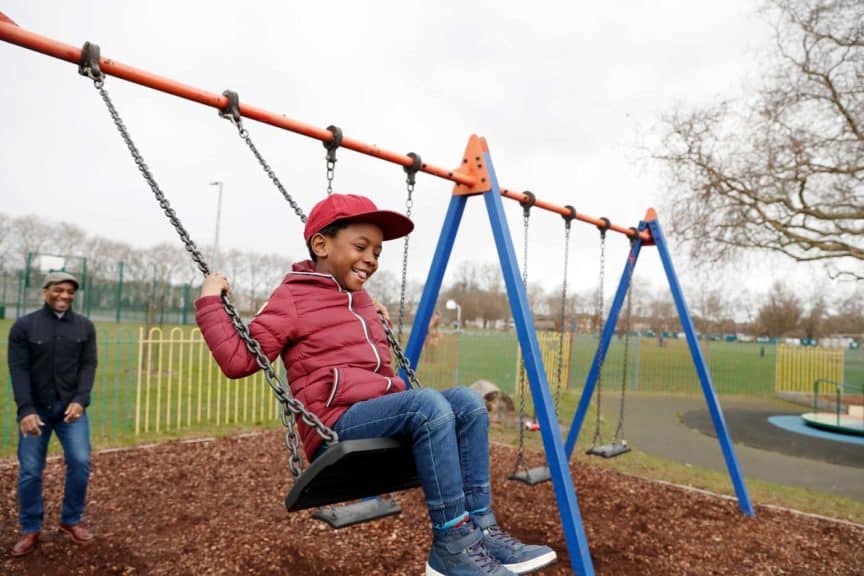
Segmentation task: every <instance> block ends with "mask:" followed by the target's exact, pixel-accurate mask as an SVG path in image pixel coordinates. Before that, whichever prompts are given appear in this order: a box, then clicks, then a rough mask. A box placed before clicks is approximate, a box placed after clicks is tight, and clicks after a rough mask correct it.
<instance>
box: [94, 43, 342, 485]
mask: <svg viewBox="0 0 864 576" xmlns="http://www.w3.org/2000/svg"><path fill="white" fill-rule="evenodd" d="M81 60H82V62H81V66H80V67H79V72H80V73H81V74H82V75H84V76H87V77H89V78H91V79H92V80H93V84H94V86H95V87H96V89H97V90H98V91H99V95H100V96H101V97H102V100H103V101H104V102H105V106H106V107H107V108H108V112H109V114H110V115H111V118H112V120H113V121H114V125H115V126H116V127H117V130H118V131H119V132H120V136H121V137H122V138H123V141H124V142H125V144H126V147H127V148H128V149H129V152H130V153H131V154H132V158H133V160H134V161H135V164H136V165H137V166H138V170H139V171H140V172H141V174H142V176H143V177H144V180H145V181H146V182H147V184H148V186H149V187H150V189H151V190H152V192H153V195H154V196H155V197H156V200H157V201H158V203H159V206H160V207H161V208H162V210H163V212H164V213H165V215H166V216H167V217H168V219H169V220H170V222H171V225H172V226H173V227H174V229H175V230H176V231H177V234H178V235H179V236H180V239H181V241H182V242H183V244H184V246H185V248H186V251H187V252H188V253H189V254H190V255H191V257H192V260H193V262H194V263H195V264H196V265H197V266H198V269H199V270H200V271H201V272H202V274H204V275H205V276H207V275H209V273H210V270H209V267H208V266H207V264H206V262H204V259H203V257H202V256H201V253H200V252H199V251H198V248H197V247H196V246H195V243H194V242H193V241H192V239H191V237H190V236H189V233H188V232H187V231H186V229H185V228H184V227H183V225H182V223H181V222H180V220H179V218H178V217H177V214H176V212H175V211H174V209H173V208H172V207H171V205H170V203H169V202H168V199H167V198H166V197H165V195H164V193H163V192H162V190H161V189H160V188H159V185H158V184H157V183H156V180H155V178H154V177H153V174H152V173H151V172H150V169H149V168H148V166H147V164H146V163H145V162H144V159H143V157H142V156H141V153H140V152H139V151H138V148H137V147H136V146H135V143H134V142H133V141H132V138H131V136H130V135H129V132H128V130H127V129H126V125H125V124H124V123H123V120H122V119H121V118H120V114H119V113H118V112H117V109H116V108H115V106H114V103H113V102H112V101H111V98H110V96H109V95H108V92H107V91H106V90H105V89H104V87H103V85H104V75H103V74H102V72H101V70H99V68H98V62H99V56H98V47H96V46H95V45H93V44H89V43H87V44H85V46H84V49H82V56H81ZM94 62H95V63H96V65H95V66H94V65H93V63H94ZM222 306H223V308H224V310H225V312H226V313H227V314H228V315H229V317H230V318H231V320H232V323H233V324H234V326H235V328H236V329H237V332H238V334H239V335H240V337H241V338H242V339H243V341H244V343H245V344H246V347H247V349H248V350H249V351H250V352H252V353H253V354H254V355H255V359H256V362H257V363H258V365H259V367H260V368H261V369H262V370H263V371H264V375H265V379H266V380H267V383H268V385H269V386H270V388H271V389H272V390H273V392H274V394H275V395H276V397H277V398H278V399H279V402H280V403H281V405H282V408H283V410H282V414H281V420H282V424H283V425H285V426H286V427H288V428H289V430H290V429H291V428H293V427H292V426H291V425H292V424H293V418H294V416H296V415H300V416H302V418H303V421H304V422H305V423H306V424H307V425H309V426H312V427H314V428H315V430H316V432H317V433H318V434H319V435H320V436H321V437H322V438H324V439H325V440H328V441H333V442H335V441H338V436H337V435H336V433H335V432H334V431H333V430H331V429H330V428H328V427H327V426H325V425H324V424H323V423H322V422H321V421H320V420H319V419H318V417H317V416H316V415H315V414H313V413H311V412H309V411H307V410H306V409H305V407H304V406H303V404H302V403H300V402H298V401H297V400H295V399H294V398H288V397H286V394H285V385H284V384H283V383H282V382H281V381H280V380H279V378H278V376H277V375H276V373H275V371H274V370H273V366H272V365H271V364H270V361H269V360H268V359H267V357H266V356H265V355H264V353H263V352H262V350H261V346H260V344H259V343H258V342H257V341H256V340H255V339H254V338H252V337H251V335H250V334H249V330H248V328H247V327H246V326H245V324H243V321H242V320H241V319H240V315H239V313H238V312H237V309H236V307H235V306H234V304H233V303H232V302H231V300H230V298H229V297H228V295H227V294H223V295H222ZM291 435H292V436H293V445H292V446H291V447H292V455H291V458H290V461H289V467H290V469H291V473H292V475H294V477H295V478H296V477H298V476H299V475H300V473H301V472H302V469H303V462H302V459H301V458H300V457H299V450H298V449H297V446H298V445H297V438H296V434H294V433H293V431H292V432H291ZM286 439H287V438H286Z"/></svg>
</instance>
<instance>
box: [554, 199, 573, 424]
mask: <svg viewBox="0 0 864 576" xmlns="http://www.w3.org/2000/svg"><path fill="white" fill-rule="evenodd" d="M565 208H567V209H568V210H569V211H570V213H569V214H566V215H564V216H562V217H563V218H564V281H563V282H562V283H561V334H560V336H559V338H558V368H557V372H556V376H557V379H556V381H555V415H556V416H557V415H558V408H559V405H560V403H561V374H562V372H563V362H564V323H565V322H566V321H567V269H568V265H569V263H570V225H571V224H572V223H573V219H574V218H576V209H575V208H573V206H570V205H569V204H568V205H567V206H565ZM571 338H572V334H571Z"/></svg>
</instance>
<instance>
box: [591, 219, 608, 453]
mask: <svg viewBox="0 0 864 576" xmlns="http://www.w3.org/2000/svg"><path fill="white" fill-rule="evenodd" d="M601 220H603V222H604V226H602V227H601V226H598V228H599V229H600V286H599V287H598V289H597V316H596V321H595V323H596V325H597V333H598V336H599V338H598V350H599V344H600V343H602V341H603V330H604V329H605V328H606V321H605V319H604V318H603V284H604V280H605V278H606V231H607V230H608V229H609V220H608V219H606V218H601ZM605 360H606V359H605V358H601V359H600V366H599V367H598V370H597V392H596V395H597V396H596V398H597V402H596V404H597V422H596V424H595V426H594V438H593V439H592V440H591V449H594V448H595V447H596V446H597V441H598V440H600V404H601V402H602V396H603V365H604V364H605V363H606V362H605Z"/></svg>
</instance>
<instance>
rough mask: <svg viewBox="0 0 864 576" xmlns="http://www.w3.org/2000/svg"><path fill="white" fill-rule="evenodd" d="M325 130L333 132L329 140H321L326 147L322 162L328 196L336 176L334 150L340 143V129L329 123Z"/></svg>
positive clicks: (331, 192)
mask: <svg viewBox="0 0 864 576" xmlns="http://www.w3.org/2000/svg"><path fill="white" fill-rule="evenodd" d="M327 130H328V131H330V133H331V134H333V137H332V138H330V140H325V141H324V142H323V144H324V148H326V149H327V154H326V155H325V157H324V162H325V164H326V165H327V196H330V195H331V194H333V178H334V177H335V176H336V150H337V149H338V148H339V147H340V146H341V145H342V129H341V128H339V127H338V126H334V125H332V124H331V125H330V126H328V127H327Z"/></svg>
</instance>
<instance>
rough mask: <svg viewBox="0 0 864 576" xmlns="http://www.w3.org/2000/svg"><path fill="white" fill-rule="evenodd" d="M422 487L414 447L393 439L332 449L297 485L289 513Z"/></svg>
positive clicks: (287, 504) (347, 443) (290, 495)
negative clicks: (415, 461) (413, 451)
mask: <svg viewBox="0 0 864 576" xmlns="http://www.w3.org/2000/svg"><path fill="white" fill-rule="evenodd" d="M419 485H420V479H419V478H418V476H417V468H416V466H415V465H414V455H413V454H412V452H411V447H410V446H406V445H404V444H403V443H401V442H399V441H398V440H395V439H393V438H367V439H362V440H345V441H341V442H337V443H335V444H333V445H331V446H330V447H329V448H327V450H326V451H325V452H324V454H322V455H321V456H319V457H318V458H317V459H316V460H315V461H314V462H312V464H310V465H309V467H308V468H307V469H306V470H305V471H304V472H303V473H302V474H301V475H300V477H299V478H297V479H296V480H295V481H294V485H293V486H292V487H291V491H290V492H289V493H288V496H286V497H285V507H286V508H287V509H288V511H289V512H294V511H297V510H305V509H307V508H317V507H320V506H327V505H328V504H337V503H339V502H347V501H350V500H358V499H361V498H368V497H370V496H377V495H379V494H387V493H389V492H398V491H400V490H407V489H409V488H414V487H417V486H419Z"/></svg>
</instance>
